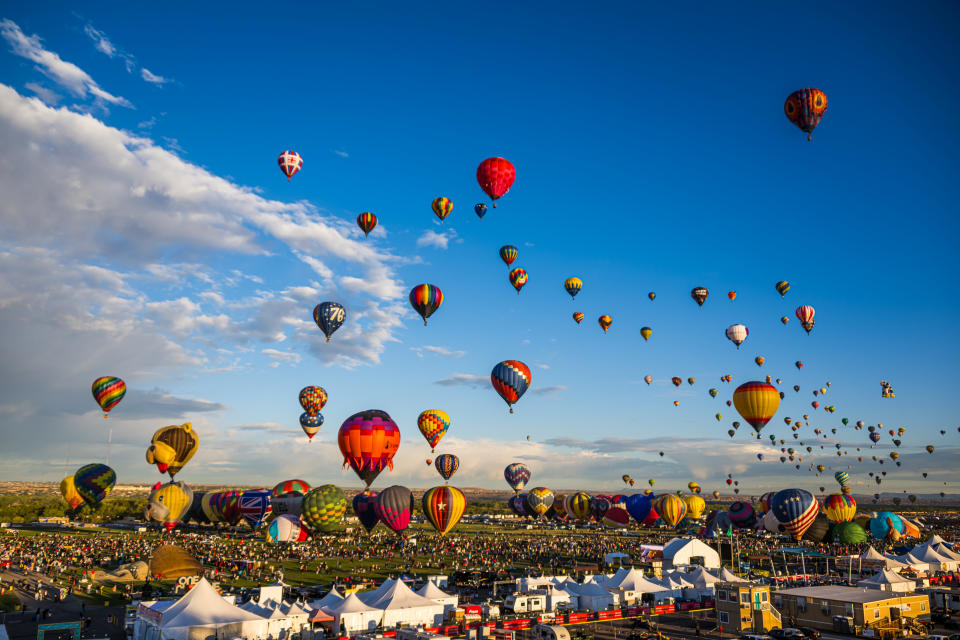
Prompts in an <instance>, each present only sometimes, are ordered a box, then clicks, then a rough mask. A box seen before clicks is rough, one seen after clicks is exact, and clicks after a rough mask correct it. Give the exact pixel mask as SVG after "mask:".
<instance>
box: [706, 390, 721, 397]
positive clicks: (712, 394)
mask: <svg viewBox="0 0 960 640" xmlns="http://www.w3.org/2000/svg"><path fill="white" fill-rule="evenodd" d="M707 393H709V394H710V397H711V398H716V397H717V394H718V393H720V391H719V390H718V389H710V391H708V392H707Z"/></svg>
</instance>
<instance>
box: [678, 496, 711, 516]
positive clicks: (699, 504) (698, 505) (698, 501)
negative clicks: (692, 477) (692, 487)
mask: <svg viewBox="0 0 960 640" xmlns="http://www.w3.org/2000/svg"><path fill="white" fill-rule="evenodd" d="M683 502H684V503H685V504H686V505H687V517H688V518H690V519H691V520H699V519H700V516H702V515H703V510H704V509H706V508H707V503H706V502H704V500H703V498H701V497H700V496H698V495H692V496H684V498H683Z"/></svg>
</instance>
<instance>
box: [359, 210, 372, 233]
mask: <svg viewBox="0 0 960 640" xmlns="http://www.w3.org/2000/svg"><path fill="white" fill-rule="evenodd" d="M357 226H358V227H360V230H361V231H363V236H364V237H367V236H369V235H370V232H371V231H373V229H374V227H376V226H377V216H375V215H373V214H372V213H370V212H364V213H361V214H360V215H358V216H357Z"/></svg>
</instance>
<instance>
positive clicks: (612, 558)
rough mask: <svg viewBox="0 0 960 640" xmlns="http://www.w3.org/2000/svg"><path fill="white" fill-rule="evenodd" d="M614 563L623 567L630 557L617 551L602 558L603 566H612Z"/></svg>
mask: <svg viewBox="0 0 960 640" xmlns="http://www.w3.org/2000/svg"><path fill="white" fill-rule="evenodd" d="M614 562H616V563H617V564H619V565H620V566H623V563H624V562H630V556H629V555H628V554H626V553H620V552H619V551H611V552H610V553H608V554H606V555H605V556H603V563H604V564H613V563H614Z"/></svg>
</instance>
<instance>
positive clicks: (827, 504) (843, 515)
mask: <svg viewBox="0 0 960 640" xmlns="http://www.w3.org/2000/svg"><path fill="white" fill-rule="evenodd" d="M823 512H824V513H825V514H827V518H829V519H830V521H831V522H850V521H851V520H853V516H855V515H857V501H856V500H854V499H853V496H851V495H850V494H849V493H832V494H830V495H829V496H827V499H826V500H824V501H823Z"/></svg>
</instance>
